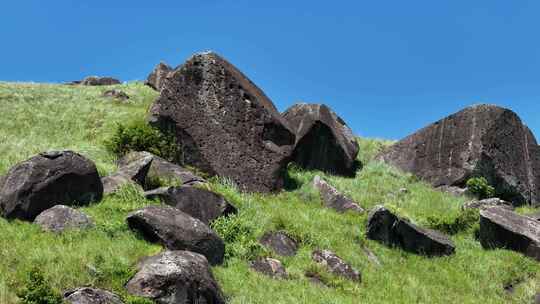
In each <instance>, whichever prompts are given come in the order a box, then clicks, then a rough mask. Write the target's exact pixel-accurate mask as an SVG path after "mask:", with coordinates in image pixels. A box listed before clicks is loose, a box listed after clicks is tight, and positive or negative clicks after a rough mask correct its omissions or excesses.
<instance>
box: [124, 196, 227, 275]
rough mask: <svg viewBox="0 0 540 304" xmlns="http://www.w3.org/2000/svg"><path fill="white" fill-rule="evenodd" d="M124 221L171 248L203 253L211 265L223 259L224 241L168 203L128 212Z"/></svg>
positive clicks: (196, 220) (146, 236) (133, 228)
mask: <svg viewBox="0 0 540 304" xmlns="http://www.w3.org/2000/svg"><path fill="white" fill-rule="evenodd" d="M127 223H128V225H129V227H130V228H131V229H132V230H135V231H139V232H140V233H141V234H142V235H143V236H144V237H145V238H146V239H147V240H148V241H150V242H156V243H161V244H162V245H163V246H165V247H166V248H168V249H170V250H189V251H193V252H197V253H200V254H202V255H204V256H205V257H206V258H207V259H208V261H209V262H210V264H212V265H217V264H221V263H222V262H223V256H224V254H225V243H223V240H222V239H221V238H220V237H219V236H218V235H217V234H216V233H215V232H214V231H213V230H212V229H210V227H208V226H207V225H206V224H204V223H203V222H201V221H199V220H198V219H195V218H193V217H191V216H189V215H188V214H186V213H184V212H182V211H180V210H178V209H176V208H173V207H170V206H148V207H145V208H143V209H140V210H137V211H134V212H132V213H130V214H129V215H128V217H127Z"/></svg>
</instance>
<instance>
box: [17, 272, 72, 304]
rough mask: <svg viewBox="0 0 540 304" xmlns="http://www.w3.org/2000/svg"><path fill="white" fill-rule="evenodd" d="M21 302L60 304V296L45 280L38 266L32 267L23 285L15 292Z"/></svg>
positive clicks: (29, 303) (24, 303) (27, 303)
mask: <svg viewBox="0 0 540 304" xmlns="http://www.w3.org/2000/svg"><path fill="white" fill-rule="evenodd" d="M17 296H18V297H19V298H20V299H21V303H23V304H62V296H61V295H60V294H59V293H58V292H57V291H56V290H54V289H53V288H52V287H51V286H50V285H49V283H48V281H46V280H45V277H43V274H42V273H41V271H40V270H39V269H38V268H34V269H32V270H31V271H30V272H29V273H28V277H27V279H26V282H25V284H24V287H23V288H21V289H20V290H19V291H18V292H17Z"/></svg>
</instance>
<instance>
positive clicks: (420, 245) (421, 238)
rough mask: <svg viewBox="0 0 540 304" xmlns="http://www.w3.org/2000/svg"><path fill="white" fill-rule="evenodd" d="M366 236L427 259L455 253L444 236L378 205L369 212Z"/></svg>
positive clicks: (451, 243) (450, 241)
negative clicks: (424, 256)
mask: <svg viewBox="0 0 540 304" xmlns="http://www.w3.org/2000/svg"><path fill="white" fill-rule="evenodd" d="M366 236H367V238H368V239H370V240H375V241H378V242H381V243H383V244H385V245H387V246H395V247H400V248H402V249H403V250H405V251H408V252H412V253H416V254H422V255H426V256H429V257H433V256H443V255H451V254H454V252H455V246H454V243H453V242H452V240H450V238H449V237H447V236H446V235H444V234H442V233H440V232H438V231H435V230H431V229H426V228H422V227H419V226H417V225H415V224H413V223H411V222H409V221H407V220H405V219H402V218H399V217H398V216H396V215H395V214H393V213H392V212H390V210H388V209H386V208H385V207H383V206H380V205H379V206H375V207H374V208H373V209H372V210H371V211H370V212H369V215H368V223H367V229H366Z"/></svg>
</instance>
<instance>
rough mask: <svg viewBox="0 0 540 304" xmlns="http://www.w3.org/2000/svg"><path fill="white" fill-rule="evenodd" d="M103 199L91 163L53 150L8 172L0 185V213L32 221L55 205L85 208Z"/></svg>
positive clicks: (93, 166) (65, 152)
mask: <svg viewBox="0 0 540 304" xmlns="http://www.w3.org/2000/svg"><path fill="white" fill-rule="evenodd" d="M102 196H103V185H102V184H101V180H100V179H99V174H98V172H97V169H96V166H95V165H94V163H93V162H92V161H90V160H89V159H87V158H85V157H84V156H82V155H80V154H78V153H75V152H72V151H51V152H45V153H41V154H39V155H37V156H34V157H32V158H30V159H28V160H26V161H23V162H21V163H19V164H17V165H15V166H13V167H12V168H11V169H10V170H9V171H8V173H7V175H6V176H5V177H4V179H3V180H2V181H1V184H0V211H1V214H2V216H4V217H6V218H18V219H21V220H28V221H33V220H34V219H35V217H36V216H38V215H39V214H40V213H41V212H43V211H44V210H47V209H49V208H51V207H53V206H55V205H68V206H69V205H73V204H75V203H76V204H77V205H85V204H89V203H90V202H92V201H99V200H100V199H101V197H102Z"/></svg>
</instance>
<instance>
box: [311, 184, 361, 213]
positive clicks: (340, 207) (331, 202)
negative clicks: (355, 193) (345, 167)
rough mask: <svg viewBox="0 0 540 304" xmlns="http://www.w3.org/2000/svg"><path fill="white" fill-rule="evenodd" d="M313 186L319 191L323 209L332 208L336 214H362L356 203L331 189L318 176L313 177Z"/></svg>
mask: <svg viewBox="0 0 540 304" xmlns="http://www.w3.org/2000/svg"><path fill="white" fill-rule="evenodd" d="M313 186H314V187H315V188H316V189H318V190H319V194H320V196H321V200H322V202H323V204H324V206H325V207H328V208H332V209H334V210H336V211H338V212H345V211H352V212H356V213H363V212H364V209H363V208H362V207H360V205H359V204H358V203H356V202H355V201H353V200H352V199H350V198H348V197H346V196H345V195H343V194H341V193H340V192H339V191H337V189H336V188H334V187H332V186H331V185H330V184H328V183H327V182H326V181H324V180H323V179H322V178H321V177H320V176H318V175H317V176H315V178H314V179H313Z"/></svg>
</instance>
